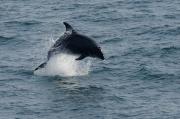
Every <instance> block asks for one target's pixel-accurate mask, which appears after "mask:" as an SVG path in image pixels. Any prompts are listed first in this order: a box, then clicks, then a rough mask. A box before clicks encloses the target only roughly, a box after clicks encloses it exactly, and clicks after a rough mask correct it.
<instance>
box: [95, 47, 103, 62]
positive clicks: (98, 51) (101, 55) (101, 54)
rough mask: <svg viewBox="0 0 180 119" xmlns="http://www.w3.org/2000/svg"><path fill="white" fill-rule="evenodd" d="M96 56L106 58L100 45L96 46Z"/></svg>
mask: <svg viewBox="0 0 180 119" xmlns="http://www.w3.org/2000/svg"><path fill="white" fill-rule="evenodd" d="M94 57H97V58H99V59H102V60H104V55H103V53H102V51H101V48H100V47H97V48H95V52H94Z"/></svg>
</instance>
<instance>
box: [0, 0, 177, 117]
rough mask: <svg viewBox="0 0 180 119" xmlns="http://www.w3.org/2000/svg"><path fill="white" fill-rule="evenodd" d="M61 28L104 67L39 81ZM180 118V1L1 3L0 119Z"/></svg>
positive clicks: (30, 0) (94, 65) (21, 0)
mask: <svg viewBox="0 0 180 119" xmlns="http://www.w3.org/2000/svg"><path fill="white" fill-rule="evenodd" d="M63 21H66V22H68V23H70V24H71V25H72V26H73V27H74V28H75V29H77V31H78V32H80V33H82V34H86V35H88V36H90V37H91V38H93V39H94V40H95V41H96V42H97V43H98V44H99V45H100V46H101V47H102V51H103V52H104V54H105V60H104V61H101V60H98V59H91V58H89V59H88V60H90V61H91V66H90V69H89V70H88V73H87V74H86V75H72V76H61V75H59V76H40V75H34V73H33V70H34V69H35V68H36V67H37V66H38V65H39V64H40V63H42V62H43V61H44V60H45V59H46V55H47V51H48V49H49V43H50V42H49V41H50V39H57V38H58V37H59V36H60V35H61V34H62V33H63V32H64V31H65V28H64V25H63V24H62V22H63ZM67 67H68V66H67ZM81 68H83V67H81ZM67 70H69V69H68V68H67ZM67 70H66V71H67ZM82 70H83V69H82ZM66 73H67V72H66ZM179 118H180V1H179V0H0V119H179Z"/></svg>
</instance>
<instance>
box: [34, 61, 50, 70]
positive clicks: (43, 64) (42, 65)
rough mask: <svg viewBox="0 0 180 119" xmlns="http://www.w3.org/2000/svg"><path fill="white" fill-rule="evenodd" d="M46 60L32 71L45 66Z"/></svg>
mask: <svg viewBox="0 0 180 119" xmlns="http://www.w3.org/2000/svg"><path fill="white" fill-rule="evenodd" d="M46 64H47V62H44V63H42V64H41V65H39V66H38V67H37V68H36V69H35V70H34V71H36V70H38V69H41V68H44V67H45V66H46Z"/></svg>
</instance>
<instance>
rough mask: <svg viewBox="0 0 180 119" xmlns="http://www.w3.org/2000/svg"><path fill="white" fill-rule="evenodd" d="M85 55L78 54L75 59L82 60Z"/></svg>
mask: <svg viewBox="0 0 180 119" xmlns="http://www.w3.org/2000/svg"><path fill="white" fill-rule="evenodd" d="M85 57H86V55H84V54H82V55H81V56H79V57H78V58H76V60H82V59H84V58H85Z"/></svg>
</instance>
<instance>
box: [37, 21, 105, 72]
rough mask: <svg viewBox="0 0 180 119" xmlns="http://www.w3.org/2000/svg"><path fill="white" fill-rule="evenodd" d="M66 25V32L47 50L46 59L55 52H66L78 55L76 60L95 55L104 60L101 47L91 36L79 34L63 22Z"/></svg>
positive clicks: (43, 64)
mask: <svg viewBox="0 0 180 119" xmlns="http://www.w3.org/2000/svg"><path fill="white" fill-rule="evenodd" d="M63 23H64V25H65V27H66V32H65V33H64V34H63V35H62V36H61V37H60V38H59V39H58V40H57V41H56V42H55V43H54V45H53V46H52V47H51V48H50V50H49V51H48V56H47V61H48V60H49V59H50V58H51V57H52V56H53V55H56V54H60V53H68V54H75V55H79V57H78V58H76V60H82V59H84V58H86V57H96V58H99V59H102V60H104V55H103V53H102V51H101V48H100V47H99V46H98V45H97V43H96V42H95V41H93V40H92V39H91V38H89V37H87V36H85V35H82V34H79V33H78V32H76V31H75V30H74V29H73V28H72V26H71V25H69V24H68V23H66V22H63ZM46 64H47V63H46V62H45V63H42V64H41V65H40V66H39V67H37V68H36V69H35V70H37V69H39V68H43V67H44V66H45V65H46Z"/></svg>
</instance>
